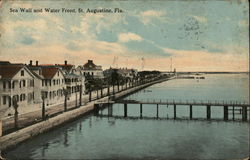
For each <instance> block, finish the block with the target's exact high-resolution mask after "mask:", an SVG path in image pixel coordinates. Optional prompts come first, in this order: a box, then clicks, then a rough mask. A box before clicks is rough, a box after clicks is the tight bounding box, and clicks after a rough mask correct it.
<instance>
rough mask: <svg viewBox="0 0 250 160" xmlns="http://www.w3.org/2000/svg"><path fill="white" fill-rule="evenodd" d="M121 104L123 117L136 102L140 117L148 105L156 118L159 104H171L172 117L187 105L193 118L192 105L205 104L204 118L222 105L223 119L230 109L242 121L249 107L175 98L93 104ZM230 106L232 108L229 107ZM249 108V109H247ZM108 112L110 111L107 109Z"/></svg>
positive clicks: (245, 119) (190, 116)
mask: <svg viewBox="0 0 250 160" xmlns="http://www.w3.org/2000/svg"><path fill="white" fill-rule="evenodd" d="M114 103H117V104H123V105H124V117H127V116H128V114H127V112H128V111H127V110H128V105H129V104H138V107H139V106H140V117H141V118H142V114H143V105H145V104H146V105H150V106H155V107H156V118H159V105H167V106H169V105H170V106H173V115H174V119H177V116H176V115H177V114H176V113H177V111H176V108H177V106H178V107H181V106H182V107H184V106H185V107H187V106H189V118H190V119H193V106H205V107H206V119H207V120H210V119H211V107H223V112H224V113H223V119H224V120H228V115H229V111H232V114H233V120H234V115H235V111H240V112H239V113H240V114H241V115H242V121H247V119H248V118H247V117H248V111H249V109H250V104H249V103H247V102H237V101H195V100H193V101H188V100H186V101H176V100H165V101H163V100H158V101H156V100H153V101H135V100H117V101H109V102H98V103H96V104H95V108H96V111H98V110H99V108H100V106H102V105H103V104H114ZM229 107H232V108H229ZM248 108H249V109H248ZM109 113H110V111H109Z"/></svg>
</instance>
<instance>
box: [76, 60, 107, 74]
mask: <svg viewBox="0 0 250 160" xmlns="http://www.w3.org/2000/svg"><path fill="white" fill-rule="evenodd" d="M77 70H81V71H82V73H83V75H84V76H93V77H94V78H104V76H103V70H102V66H98V65H95V64H94V63H93V60H88V62H87V63H85V64H84V65H83V66H78V67H77Z"/></svg>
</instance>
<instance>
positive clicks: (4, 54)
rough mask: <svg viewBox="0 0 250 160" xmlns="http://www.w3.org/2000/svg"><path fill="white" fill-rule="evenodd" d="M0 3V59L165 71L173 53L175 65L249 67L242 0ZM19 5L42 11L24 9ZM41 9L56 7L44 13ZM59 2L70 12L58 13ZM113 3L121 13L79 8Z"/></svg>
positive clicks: (25, 0) (245, 5) (245, 6)
mask: <svg viewBox="0 0 250 160" xmlns="http://www.w3.org/2000/svg"><path fill="white" fill-rule="evenodd" d="M0 3H1V4H0V7H1V9H0V32H1V37H0V48H1V50H0V60H6V61H10V62H15V63H29V61H30V60H33V61H36V60H38V61H39V63H40V64H60V63H64V60H67V61H68V63H70V64H75V65H83V64H85V63H86V62H87V60H88V59H92V60H93V61H94V63H95V64H97V65H102V67H103V69H106V68H109V67H121V68H125V67H127V68H136V69H138V70H160V71H170V70H171V59H172V70H173V69H174V68H176V70H177V71H249V31H248V28H249V20H248V19H249V8H248V1H247V0H230V1H229V0H188V1H184V0H175V1H174V0H166V1H162V0H145V1H143V0H136V1H132V0H126V1H125V0H114V1H106V0H72V1H66V0H45V1H42V0H40V1H35V0H19V1H7V0H3V1H1V2H0ZM20 8H26V9H29V8H31V9H32V11H34V10H35V9H42V10H43V12H41V13H34V12H31V13H27V12H24V13H23V12H20ZM44 8H51V9H59V10H60V12H59V13H46V12H45V10H44ZM62 8H66V9H76V13H63V12H61V11H62ZM78 8H81V9H82V10H83V11H85V12H84V13H79V12H78ZM115 8H119V9H120V10H122V12H120V13H117V12H116V13H114V12H113V13H86V10H87V9H111V10H112V11H114V9H115ZM11 9H12V10H14V9H16V10H17V11H18V12H10V10H11Z"/></svg>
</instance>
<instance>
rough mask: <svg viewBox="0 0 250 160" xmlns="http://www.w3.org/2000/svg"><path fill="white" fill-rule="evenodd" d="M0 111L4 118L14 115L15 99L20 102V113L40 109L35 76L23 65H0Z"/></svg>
mask: <svg viewBox="0 0 250 160" xmlns="http://www.w3.org/2000/svg"><path fill="white" fill-rule="evenodd" d="M0 76H1V78H0V111H1V114H2V115H3V116H6V115H7V114H13V113H14V109H13V98H14V97H15V98H16V99H17V102H18V105H19V107H18V111H19V113H23V112H26V111H27V110H29V109H30V108H31V109H33V108H39V103H35V102H34V98H35V93H34V92H35V89H34V88H35V87H34V85H35V78H36V77H35V76H34V75H33V74H32V73H31V71H30V70H29V69H28V68H27V67H26V66H25V65H22V64H1V63H0Z"/></svg>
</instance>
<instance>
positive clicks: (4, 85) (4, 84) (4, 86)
mask: <svg viewBox="0 0 250 160" xmlns="http://www.w3.org/2000/svg"><path fill="white" fill-rule="evenodd" d="M5 88H6V82H5V81H3V89H5Z"/></svg>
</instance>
